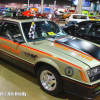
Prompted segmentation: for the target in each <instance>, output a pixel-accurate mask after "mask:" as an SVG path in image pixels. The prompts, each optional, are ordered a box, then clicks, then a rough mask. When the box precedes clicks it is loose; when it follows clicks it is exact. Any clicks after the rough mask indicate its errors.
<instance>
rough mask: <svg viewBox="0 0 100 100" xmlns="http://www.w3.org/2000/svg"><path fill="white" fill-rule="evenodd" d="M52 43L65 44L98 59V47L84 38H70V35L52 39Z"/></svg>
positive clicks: (99, 55) (99, 57) (99, 56)
mask: <svg viewBox="0 0 100 100" xmlns="http://www.w3.org/2000/svg"><path fill="white" fill-rule="evenodd" d="M54 44H60V45H62V46H67V47H70V48H72V49H75V50H78V51H81V52H84V53H86V54H88V55H90V56H92V57H94V58H95V59H98V60H100V47H98V46H96V45H94V44H92V43H90V42H87V41H85V40H81V39H77V38H72V37H66V38H62V39H58V40H55V41H54Z"/></svg>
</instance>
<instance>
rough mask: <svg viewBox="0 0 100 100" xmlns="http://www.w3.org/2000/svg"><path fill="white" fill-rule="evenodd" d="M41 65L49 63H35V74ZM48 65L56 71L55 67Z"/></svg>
mask: <svg viewBox="0 0 100 100" xmlns="http://www.w3.org/2000/svg"><path fill="white" fill-rule="evenodd" d="M42 65H49V64H47V63H44V62H38V63H36V65H35V74H37V72H38V70H39V68H41V67H42ZM49 66H51V67H52V68H53V69H54V70H55V71H57V69H56V68H54V67H53V66H52V65H49ZM57 73H58V74H59V75H60V73H59V72H58V71H57ZM60 76H61V75H60Z"/></svg>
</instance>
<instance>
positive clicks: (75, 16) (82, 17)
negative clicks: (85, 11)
mask: <svg viewBox="0 0 100 100" xmlns="http://www.w3.org/2000/svg"><path fill="white" fill-rule="evenodd" d="M73 19H87V16H84V15H73Z"/></svg>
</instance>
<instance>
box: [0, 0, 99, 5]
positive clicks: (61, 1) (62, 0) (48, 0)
mask: <svg viewBox="0 0 100 100" xmlns="http://www.w3.org/2000/svg"><path fill="white" fill-rule="evenodd" d="M29 1H30V3H33V4H41V0H29ZM54 1H55V0H44V3H45V4H54ZM86 1H90V2H94V3H95V2H97V1H100V0H86ZM0 3H26V4H27V3H28V0H0ZM56 4H58V5H65V4H66V5H71V4H72V0H56Z"/></svg>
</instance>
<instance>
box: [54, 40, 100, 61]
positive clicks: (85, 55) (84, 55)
mask: <svg viewBox="0 0 100 100" xmlns="http://www.w3.org/2000/svg"><path fill="white" fill-rule="evenodd" d="M59 41H60V39H58V40H55V41H54V45H55V46H57V47H59V48H62V49H64V50H68V51H69V52H74V53H75V54H77V55H78V56H81V57H82V58H85V59H87V60H89V61H92V60H93V59H95V60H97V61H99V62H100V60H99V58H100V57H98V56H97V55H95V54H94V52H93V51H92V49H91V48H90V50H91V51H89V50H84V49H86V48H88V47H85V48H84V49H83V50H81V49H79V47H78V48H77V47H74V46H73V44H74V40H72V39H71V40H68V41H66V42H62V41H60V42H59ZM76 41H79V39H77V40H76ZM76 41H75V42H76ZM67 42H72V44H71V43H70V44H67ZM79 42H85V43H88V42H86V41H85V40H80V41H79ZM77 44H78V43H77ZM88 44H89V45H90V46H93V48H94V49H95V50H96V48H97V50H99V51H98V52H100V48H99V47H97V46H96V45H93V44H91V43H88ZM70 46H71V47H70ZM75 46H77V45H75ZM74 48H75V49H74ZM80 48H81V46H80ZM91 52H92V53H91ZM98 54H99V53H98Z"/></svg>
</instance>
